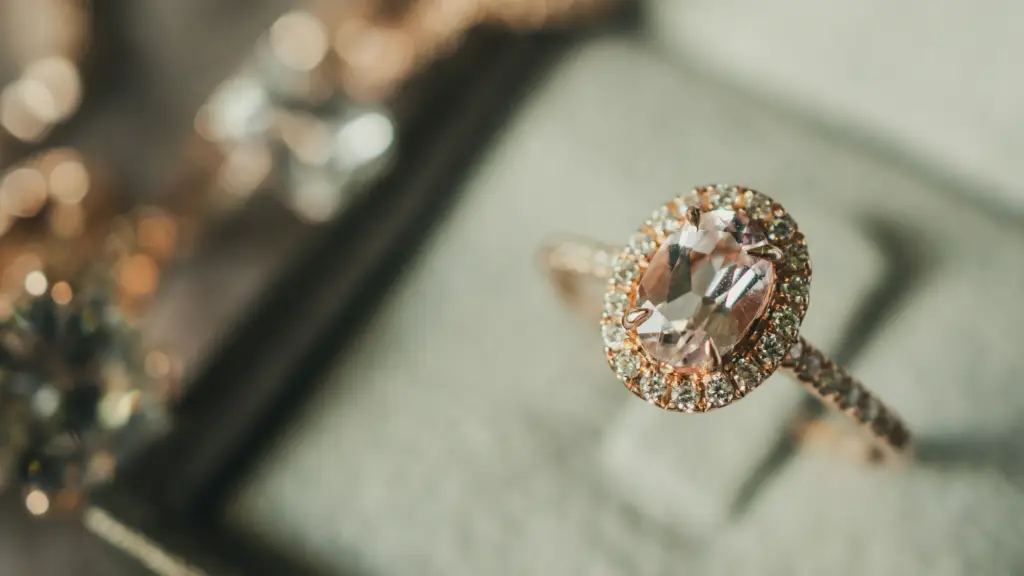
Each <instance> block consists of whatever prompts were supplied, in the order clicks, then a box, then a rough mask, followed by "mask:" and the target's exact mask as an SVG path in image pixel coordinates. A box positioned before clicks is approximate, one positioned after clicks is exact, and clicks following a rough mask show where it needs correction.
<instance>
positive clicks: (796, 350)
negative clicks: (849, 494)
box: [541, 239, 911, 459]
mask: <svg viewBox="0 0 1024 576" xmlns="http://www.w3.org/2000/svg"><path fill="white" fill-rule="evenodd" d="M619 252H620V249H618V248H615V247H613V246H610V245H606V244H600V243H596V242H591V241H587V240H578V239H573V240H565V241H561V242H557V243H553V244H551V245H550V246H547V247H545V248H544V249H543V251H542V253H541V259H542V264H543V266H544V267H545V269H546V270H547V271H548V272H549V273H550V274H551V277H552V280H553V281H554V283H555V285H556V287H557V288H558V290H559V293H560V295H561V296H562V297H563V299H565V300H566V301H567V302H568V303H569V304H570V305H572V306H573V307H574V308H577V309H579V310H581V311H582V312H584V313H586V314H588V315H593V316H597V315H599V314H600V310H601V307H600V300H599V299H591V298H588V297H587V296H588V294H587V293H586V292H585V290H584V287H583V286H582V285H581V280H583V279H597V280H608V278H610V276H611V270H612V263H613V262H614V260H615V258H616V257H617V255H618V254H619ZM781 367H782V368H783V369H785V370H786V371H787V372H788V373H789V374H790V375H791V376H792V377H794V378H796V379H797V381H799V382H800V383H802V384H803V385H804V386H805V387H806V388H807V390H808V391H809V392H811V393H812V394H813V395H815V396H816V397H817V398H818V399H819V400H821V401H822V402H823V403H824V404H825V405H827V406H829V407H831V408H834V409H835V410H837V411H839V412H840V413H843V414H845V415H846V416H848V417H849V418H850V419H851V421H852V422H854V423H855V424H857V425H858V427H860V428H861V429H862V430H864V431H865V432H866V434H867V437H868V438H869V439H870V440H871V441H872V448H873V450H872V457H873V458H874V459H889V458H893V457H902V456H903V455H905V454H906V453H908V452H909V449H910V444H911V442H910V433H909V431H908V430H907V427H906V425H905V424H904V422H903V420H902V419H901V418H900V417H899V416H897V415H896V413H895V412H893V411H892V410H891V409H889V408H888V407H887V406H886V405H885V404H883V403H882V402H881V401H880V400H879V399H878V398H877V397H876V396H875V395H873V394H872V393H871V392H870V391H868V389H867V388H865V387H864V385H863V384H862V383H861V382H860V381H859V380H857V379H856V378H854V377H853V376H852V375H851V374H850V373H849V372H848V371H847V370H846V369H844V368H842V367H841V366H839V365H838V364H836V363H835V362H833V361H832V360H831V359H829V358H828V357H827V356H826V355H825V354H823V353H822V352H821V351H820V350H819V349H817V348H815V347H814V346H813V345H812V344H810V343H809V342H808V341H807V340H806V339H805V338H804V337H803V336H800V337H799V339H798V341H797V343H796V344H794V345H793V347H792V348H791V349H790V351H789V353H788V354H787V355H786V357H785V359H784V360H783V362H782V365H781Z"/></svg>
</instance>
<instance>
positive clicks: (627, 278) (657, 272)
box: [543, 185, 910, 456]
mask: <svg viewBox="0 0 1024 576" xmlns="http://www.w3.org/2000/svg"><path fill="white" fill-rule="evenodd" d="M543 259H544V265H545V267H546V268H547V269H548V271H549V272H550V273H551V274H552V276H553V278H554V279H555V281H556V284H557V285H558V287H559V289H560V291H561V293H562V295H563V296H564V297H565V298H566V299H567V300H568V301H569V302H570V303H572V304H574V305H575V306H576V307H577V308H580V309H581V310H583V311H585V312H587V313H588V314H590V313H594V314H595V315H596V314H597V313H598V312H600V316H601V336H602V340H603V342H604V346H605V356H606V358H607V360H608V362H609V365H610V366H611V368H612V371H613V372H614V373H615V374H616V376H617V377H618V378H619V379H620V380H621V381H622V382H623V383H624V384H625V385H626V387H627V388H628V389H629V390H630V391H631V392H633V393H634V394H635V395H637V396H639V397H640V398H642V399H644V400H646V401H647V402H649V403H651V404H654V405H655V406H658V407H660V408H663V409H666V410H672V411H679V412H706V411H710V410H715V409H718V408H722V407H725V406H727V405H729V404H731V403H732V402H734V401H737V400H739V399H741V398H743V397H745V396H746V395H747V394H749V393H751V392H752V391H753V390H754V389H756V388H757V387H759V386H760V385H761V384H762V383H763V382H764V381H765V380H766V379H767V378H768V376H770V375H771V374H772V373H774V372H775V371H776V370H777V369H779V368H783V369H785V370H786V371H787V372H789V373H790V374H791V375H792V376H794V377H795V378H796V379H797V380H799V381H800V382H801V383H803V384H805V386H806V387H807V389H808V390H809V391H810V392H812V393H813V394H814V395H816V396H817V397H818V398H819V399H821V400H822V401H823V402H824V403H825V404H827V405H829V406H832V407H833V408H835V409H836V410H838V411H840V412H841V413H843V414H846V415H847V416H849V417H850V418H851V420H852V421H854V422H856V423H857V424H858V425H860V427H861V428H862V429H863V430H865V431H866V432H868V433H869V437H870V438H872V439H873V440H874V441H875V447H876V448H878V449H877V450H873V451H872V454H873V455H874V456H887V455H898V454H902V453H905V452H906V451H907V450H908V448H909V446H910V434H909V432H908V430H907V427H906V426H905V425H904V423H903V422H902V420H901V419H900V418H899V417H898V416H896V414H895V413H894V412H893V411H892V410H890V409H889V408H888V407H886V406H885V405H883V404H882V403H881V402H880V401H879V400H878V399H877V397H876V396H874V395H873V394H871V393H870V392H868V391H867V390H866V389H865V388H864V386H863V385H862V384H861V383H860V382H859V381H857V380H856V379H855V378H854V377H853V376H851V375H850V374H849V373H848V372H846V371H845V370H844V369H843V368H841V367H840V366H838V365H836V364H835V363H834V362H832V361H831V360H830V359H829V358H827V357H826V356H825V355H824V354H822V353H821V351H820V350H818V349H816V348H815V347H813V346H812V345H811V344H809V343H808V342H807V341H806V340H804V338H803V337H802V336H800V324H801V322H802V320H803V317H804V315H805V314H806V312H807V307H808V305H809V290H810V278H811V268H810V258H809V255H808V251H807V242H806V240H805V238H804V236H803V235H802V233H801V232H800V231H799V228H798V226H797V224H796V222H795V221H794V220H793V218H792V216H791V215H790V214H789V213H787V212H786V211H785V209H784V208H783V207H782V206H781V205H780V204H779V203H778V202H776V201H774V200H773V199H771V198H769V197H768V196H766V195H764V194H762V193H760V192H757V191H754V190H750V189H747V188H743V187H738V186H722V185H715V186H705V187H700V188H697V189H695V190H693V191H692V192H690V193H688V194H684V195H682V196H680V197H678V198H676V199H674V200H672V201H671V202H669V203H668V204H667V205H665V206H663V207H661V208H659V209H658V210H656V211H655V212H654V214H653V215H652V216H651V218H650V219H649V220H647V221H645V222H644V223H643V225H642V226H641V227H640V229H639V230H638V231H637V232H636V233H635V234H634V235H633V236H632V237H631V238H630V240H629V242H628V244H627V245H626V247H625V248H613V247H610V246H607V245H602V244H598V243H593V242H588V241H584V240H571V241H563V242H560V243H556V244H553V245H552V246H550V247H548V248H547V249H545V251H544V254H543ZM582 278H596V279H600V280H603V281H605V283H606V291H605V294H604V299H603V303H604V304H603V307H601V308H598V309H595V307H594V306H593V305H592V304H593V303H595V302H599V301H600V300H598V299H596V298H589V294H587V293H584V291H583V286H581V282H579V280H580V279H582Z"/></svg>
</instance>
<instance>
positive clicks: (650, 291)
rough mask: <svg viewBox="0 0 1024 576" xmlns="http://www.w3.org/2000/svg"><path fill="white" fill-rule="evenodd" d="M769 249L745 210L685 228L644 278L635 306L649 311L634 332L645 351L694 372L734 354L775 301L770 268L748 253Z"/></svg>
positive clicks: (708, 215) (715, 214) (726, 211)
mask: <svg viewBox="0 0 1024 576" xmlns="http://www.w3.org/2000/svg"><path fill="white" fill-rule="evenodd" d="M764 242H765V235H764V232H763V230H761V229H760V228H758V226H757V225H756V224H755V223H753V222H751V221H750V219H749V218H748V217H747V215H746V213H745V212H743V211H741V210H733V209H731V208H719V209H713V210H708V211H705V212H702V213H701V214H700V221H699V222H689V221H687V222H683V224H682V226H681V227H680V229H679V230H678V231H677V232H674V233H673V234H670V235H669V236H668V238H667V239H666V240H665V242H663V243H662V245H661V246H660V247H659V248H658V250H657V252H655V254H654V256H653V258H652V259H651V262H650V265H649V266H648V268H647V269H646V271H644V274H643V275H642V276H641V278H640V286H639V290H638V293H637V301H636V304H637V306H640V307H642V308H645V309H648V310H651V315H650V316H649V317H648V318H647V319H646V320H645V321H644V322H643V323H642V324H641V325H640V326H638V327H637V333H638V335H639V338H640V345H641V346H642V347H643V348H644V350H646V352H647V353H648V354H650V355H651V356H652V357H653V358H654V359H655V360H657V361H659V362H662V363H664V364H666V365H668V366H671V367H672V368H674V369H675V370H676V371H679V372H689V373H697V372H700V371H703V370H706V369H707V368H709V367H710V366H712V365H713V363H714V361H715V358H716V355H717V356H721V355H724V354H725V353H726V352H728V351H729V350H731V349H732V348H733V347H734V346H735V345H736V344H737V343H738V342H739V341H740V340H741V339H742V338H743V337H744V336H745V335H746V334H747V332H748V331H749V330H750V328H751V325H752V324H753V322H754V320H755V319H756V318H757V317H759V316H760V315H761V314H762V312H763V311H764V309H765V306H766V305H767V303H768V302H769V300H770V299H771V295H772V284H773V282H774V279H775V271H774V269H773V268H772V265H771V262H769V261H767V260H763V259H761V258H758V257H757V256H754V255H752V254H748V250H749V249H751V248H754V247H757V246H760V245H763V243H764Z"/></svg>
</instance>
